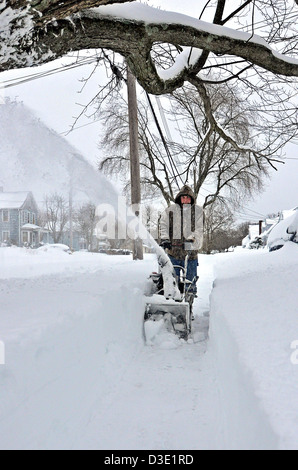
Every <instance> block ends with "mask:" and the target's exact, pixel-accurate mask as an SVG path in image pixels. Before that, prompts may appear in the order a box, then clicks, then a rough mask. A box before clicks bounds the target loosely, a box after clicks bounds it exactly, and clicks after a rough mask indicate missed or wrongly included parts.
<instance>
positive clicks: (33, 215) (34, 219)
mask: <svg viewBox="0 0 298 470" xmlns="http://www.w3.org/2000/svg"><path fill="white" fill-rule="evenodd" d="M32 223H33V225H36V217H35V214H32Z"/></svg>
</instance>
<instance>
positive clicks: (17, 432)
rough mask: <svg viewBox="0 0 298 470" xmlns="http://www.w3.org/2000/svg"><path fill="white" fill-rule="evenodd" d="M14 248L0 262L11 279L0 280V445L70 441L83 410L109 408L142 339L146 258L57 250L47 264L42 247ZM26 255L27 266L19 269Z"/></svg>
mask: <svg viewBox="0 0 298 470" xmlns="http://www.w3.org/2000/svg"><path fill="white" fill-rule="evenodd" d="M8 250H9V249H4V251H3V253H6V255H7V258H6V260H9V255H8ZM12 251H16V250H12ZM17 251H18V255H19V256H20V259H19V265H17V264H16V263H15V265H14V268H13V266H12V265H11V266H10V271H8V264H9V263H8V262H7V263H6V268H5V269H6V277H8V276H10V277H12V278H13V279H3V277H5V275H4V273H2V280H0V291H1V301H2V302H1V325H0V339H1V340H2V341H3V342H4V343H5V353H6V364H5V366H1V367H0V390H1V392H0V393H1V399H0V435H1V438H0V448H1V449H52V448H55V449H59V448H63V449H66V448H68V449H69V448H79V447H80V445H81V444H82V441H81V439H80V436H81V433H82V429H85V427H86V426H87V424H88V422H89V420H90V416H91V415H92V413H94V412H95V411H96V410H101V409H102V407H104V406H103V403H104V404H105V406H108V397H109V394H110V392H111V390H112V389H113V387H114V385H115V384H116V383H118V382H119V381H120V379H121V377H122V376H123V375H125V371H126V369H127V367H128V366H129V364H130V363H131V362H132V361H133V360H134V357H135V356H136V355H137V354H138V352H139V350H140V348H142V347H143V344H144V343H143V313H144V303H143V288H144V283H145V280H146V277H147V274H148V272H150V270H151V269H152V268H153V266H152V261H153V259H152V257H150V256H149V257H148V258H147V260H146V261H144V262H142V263H137V264H136V263H133V262H132V261H131V260H130V259H128V257H127V256H123V257H121V256H120V257H108V256H105V255H94V256H92V255H90V254H88V253H78V256H74V255H68V254H67V253H62V252H61V253H59V255H58V254H57V255H56V256H55V257H54V258H56V259H55V261H56V262H55V263H54V262H53V264H52V265H49V266H48V265H47V264H46V263H47V262H48V257H47V253H45V252H41V253H40V254H39V255H32V256H31V255H30V254H29V253H30V252H28V253H25V252H21V251H20V250H17ZM0 253H1V250H0ZM31 253H33V252H31ZM35 253H37V252H35ZM89 255H90V256H89ZM13 259H15V258H13ZM25 260H26V265H27V269H28V271H27V272H26V270H25V266H23V268H22V269H21V273H20V268H21V265H22V264H25V263H24V261H25ZM41 261H42V262H41ZM53 261H54V260H53ZM58 261H59V262H58ZM38 262H39V264H38ZM4 264H5V263H4ZM13 269H14V270H15V272H13ZM30 269H31V271H32V272H30ZM67 269H69V273H68V275H67ZM49 272H51V273H52V274H49ZM54 273H55V274H54ZM41 274H43V275H41ZM37 276H38V277H37ZM18 277H20V278H19V279H18ZM88 437H90V436H88ZM84 439H85V440H84ZM84 439H83V442H86V439H87V437H86V436H84ZM93 439H94V440H97V436H93ZM97 447H98V448H100V447H101V443H100V442H99V441H98V440H97Z"/></svg>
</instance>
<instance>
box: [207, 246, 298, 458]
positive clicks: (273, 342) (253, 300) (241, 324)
mask: <svg viewBox="0 0 298 470" xmlns="http://www.w3.org/2000/svg"><path fill="white" fill-rule="evenodd" d="M297 248H298V247H297V245H296V244H294V243H288V244H286V246H285V247H284V248H283V249H282V250H280V251H276V252H272V253H268V252H267V251H265V250H264V251H263V250H261V251H244V250H241V251H237V252H235V253H234V254H233V256H231V255H229V254H227V255H217V268H216V280H215V283H214V289H213V293H212V296H211V314H210V316H211V326H210V351H213V353H214V354H215V361H216V364H217V368H218V374H219V388H220V392H221V400H222V407H223V410H224V414H223V422H224V429H225V434H226V435H225V437H226V447H227V448H233V449H297V448H298V446H297V415H298V400H297V396H298V368H297V365H295V363H294V361H293V349H292V346H293V344H296V343H295V341H296V340H297V339H298V317H297V304H298V294H297V279H298V249H297ZM243 251H244V252H243Z"/></svg>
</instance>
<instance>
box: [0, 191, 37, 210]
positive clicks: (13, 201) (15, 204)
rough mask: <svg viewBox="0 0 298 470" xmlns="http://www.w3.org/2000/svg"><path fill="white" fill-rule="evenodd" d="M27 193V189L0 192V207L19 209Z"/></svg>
mask: <svg viewBox="0 0 298 470" xmlns="http://www.w3.org/2000/svg"><path fill="white" fill-rule="evenodd" d="M29 194H30V192H29V191H26V192H25V191H19V192H14V193H2V192H0V209H20V208H21V207H22V205H23V204H24V202H25V201H26V199H27V197H28V195H29Z"/></svg>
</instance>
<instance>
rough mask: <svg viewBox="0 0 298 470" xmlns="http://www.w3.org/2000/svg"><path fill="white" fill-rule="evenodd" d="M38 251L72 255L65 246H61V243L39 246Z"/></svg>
mask: <svg viewBox="0 0 298 470" xmlns="http://www.w3.org/2000/svg"><path fill="white" fill-rule="evenodd" d="M38 251H47V252H55V253H57V252H59V251H62V252H64V253H68V254H70V255H71V254H72V251H71V249H70V248H69V246H67V245H63V244H62V243H53V244H51V243H47V244H46V245H43V246H41V247H40V248H38Z"/></svg>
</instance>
